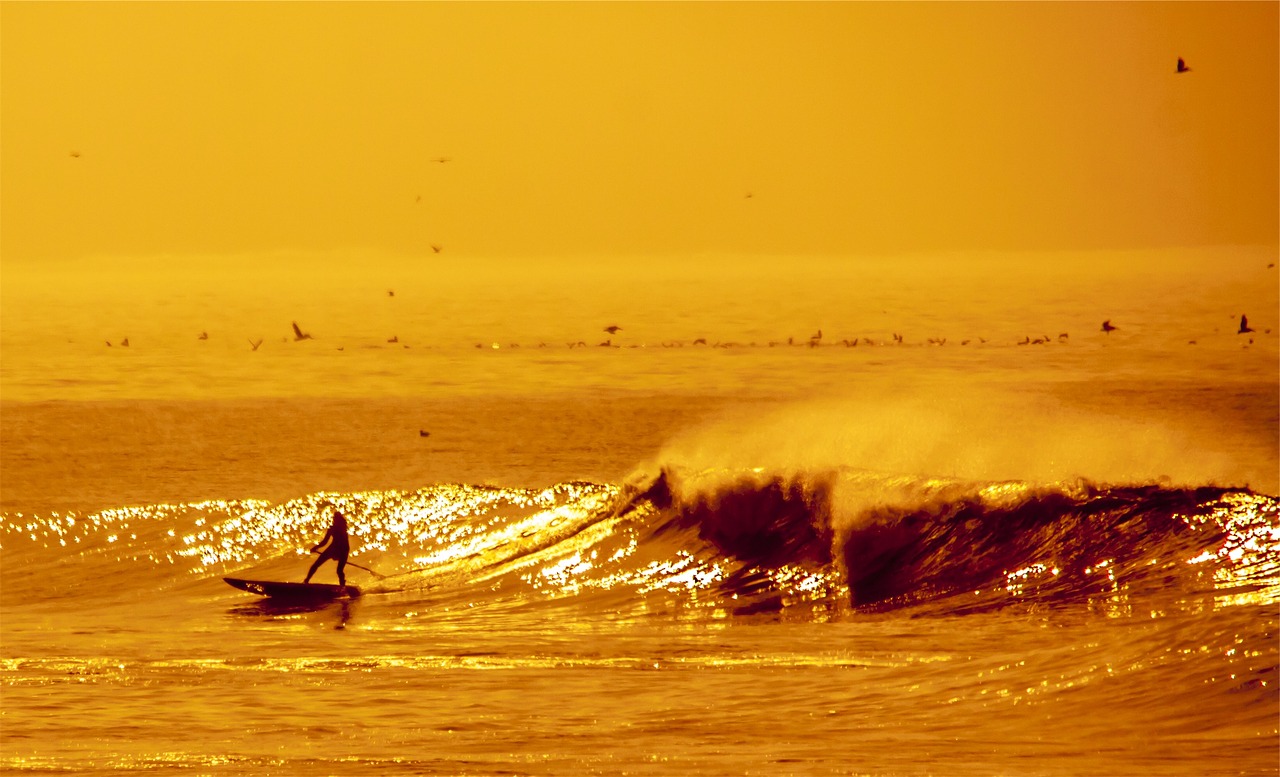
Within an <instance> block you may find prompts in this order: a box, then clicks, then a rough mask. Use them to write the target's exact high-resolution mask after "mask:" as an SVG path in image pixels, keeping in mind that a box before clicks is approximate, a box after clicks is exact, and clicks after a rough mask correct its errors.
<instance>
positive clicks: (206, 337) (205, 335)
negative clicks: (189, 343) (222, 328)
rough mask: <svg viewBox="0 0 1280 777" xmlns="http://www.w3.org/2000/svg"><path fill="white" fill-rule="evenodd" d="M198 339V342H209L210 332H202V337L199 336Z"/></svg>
mask: <svg viewBox="0 0 1280 777" xmlns="http://www.w3.org/2000/svg"><path fill="white" fill-rule="evenodd" d="M196 339H197V340H208V339H209V333H208V332H201V333H200V336H199V337H197V338H196Z"/></svg>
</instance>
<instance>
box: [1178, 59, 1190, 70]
mask: <svg viewBox="0 0 1280 777" xmlns="http://www.w3.org/2000/svg"><path fill="white" fill-rule="evenodd" d="M1178 72H1179V73H1190V72H1191V68H1189V67H1187V63H1186V62H1183V61H1182V57H1178Z"/></svg>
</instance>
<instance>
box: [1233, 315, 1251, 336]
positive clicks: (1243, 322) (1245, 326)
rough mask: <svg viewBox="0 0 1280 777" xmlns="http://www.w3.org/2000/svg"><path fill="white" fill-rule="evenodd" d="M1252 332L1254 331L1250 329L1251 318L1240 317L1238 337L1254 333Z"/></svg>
mask: <svg viewBox="0 0 1280 777" xmlns="http://www.w3.org/2000/svg"><path fill="white" fill-rule="evenodd" d="M1252 331H1253V329H1252V328H1250V326H1249V317H1248V316H1246V315H1241V316H1240V331H1238V332H1236V334H1238V335H1242V334H1246V333H1248V332H1252Z"/></svg>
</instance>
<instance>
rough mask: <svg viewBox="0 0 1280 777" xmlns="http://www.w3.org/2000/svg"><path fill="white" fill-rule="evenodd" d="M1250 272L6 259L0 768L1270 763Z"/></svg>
mask: <svg viewBox="0 0 1280 777" xmlns="http://www.w3.org/2000/svg"><path fill="white" fill-rule="evenodd" d="M446 257H448V258H446ZM1277 261H1278V259H1277V256H1276V252H1275V250H1274V249H1250V248H1220V249H1196V250H1162V251H1146V252H1123V253H1122V252H1110V253H1106V252H1098V253H1089V254H1023V255H1019V254H1001V255H972V254H971V255H938V256H911V257H882V258H867V257H861V258H850V257H845V258H824V259H817V258H811V257H804V258H797V257H771V258H759V257H756V258H747V257H732V256H696V257H686V258H682V259H680V260H672V259H663V260H655V259H651V258H644V257H633V258H611V259H607V260H606V259H600V258H590V257H583V258H569V259H566V258H558V259H544V260H523V261H516V260H479V259H469V260H463V259H457V258H453V257H449V256H448V254H441V255H439V256H432V257H428V258H406V257H386V256H379V255H376V254H373V253H371V252H359V251H352V252H345V253H333V254H326V255H322V256H302V255H291V254H287V253H279V254H270V255H261V256H238V257H152V258H147V259H120V258H97V259H86V260H80V261H67V262H59V263H53V264H47V265H41V266H30V265H26V264H23V263H21V262H17V261H8V260H7V261H6V264H5V265H4V267H3V268H2V271H0V771H3V772H5V773H13V774H62V773H69V774H120V773H129V774H132V773H145V774H165V773H171V772H172V773H180V774H190V775H304V776H306V775H339V774H341V775H361V774H388V775H391V774H449V775H469V774H475V775H491V774H531V775H614V774H651V775H668V774H670V775H691V774H692V775H747V774H758V775H826V774H858V775H886V776H887V775H1083V774H1106V775H1256V774H1276V773H1277V772H1278V771H1280V670H1278V667H1280V635H1278V621H1280V321H1277V318H1278V317H1280V281H1278V280H1277V273H1278V271H1277V269H1276V268H1275V267H1274V266H1273V265H1274V264H1275V263H1276V262H1277ZM1242 315H1247V317H1248V318H1247V323H1248V328H1249V329H1252V330H1253V331H1251V332H1243V333H1241V332H1240V331H1239V330H1240V328H1241V316H1242ZM1103 321H1108V322H1109V323H1110V325H1111V326H1113V327H1115V329H1113V330H1111V331H1109V332H1108V331H1103V327H1102V323H1103ZM294 323H296V324H297V327H298V330H299V332H301V333H302V334H305V335H310V337H309V338H305V339H299V338H298V335H297V334H296V333H295V331H294V327H293V324H294ZM610 326H617V327H620V329H618V330H616V331H613V332H606V331H604V330H605V328H606V327H610ZM126 341H127V342H126ZM335 509H339V510H342V511H343V512H344V513H346V515H347V516H348V520H349V521H350V524H351V531H352V545H353V552H352V556H351V561H352V562H353V563H354V564H358V565H360V566H362V567H365V568H367V569H358V568H352V567H348V569H347V576H348V582H349V583H353V584H355V585H357V586H360V588H361V589H362V595H361V596H359V597H358V598H355V599H353V600H342V601H336V602H329V603H312V604H305V603H297V602H294V603H290V602H280V601H276V600H273V599H265V598H260V597H258V596H255V595H253V594H249V593H245V592H243V591H240V590H236V589H233V588H231V587H230V586H228V585H226V584H225V583H224V582H223V581H222V578H223V577H224V576H235V577H246V578H257V579H273V580H291V581H301V579H302V577H303V576H304V575H305V574H306V570H307V567H308V566H309V564H310V561H311V560H312V558H313V557H312V556H309V555H308V552H307V551H308V549H309V548H310V547H311V546H312V545H313V544H315V543H316V542H317V541H318V540H319V539H320V537H321V535H322V534H323V533H324V531H325V528H326V527H327V524H328V517H329V515H330V514H331V513H332V511H333V510H335ZM316 580H317V581H318V582H333V581H334V580H335V577H334V568H333V565H332V564H329V565H327V566H325V567H323V568H322V569H321V571H320V573H319V574H318V575H317V578H316Z"/></svg>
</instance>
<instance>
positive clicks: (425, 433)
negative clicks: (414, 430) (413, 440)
mask: <svg viewBox="0 0 1280 777" xmlns="http://www.w3.org/2000/svg"><path fill="white" fill-rule="evenodd" d="M418 436H419V437H430V436H431V432H428V431H427V430H426V429H419V430H418Z"/></svg>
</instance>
